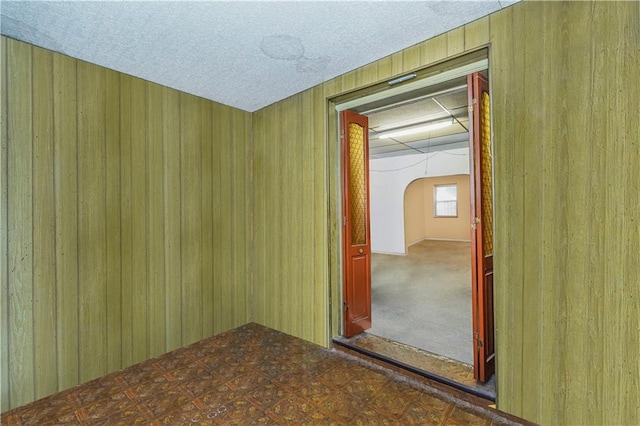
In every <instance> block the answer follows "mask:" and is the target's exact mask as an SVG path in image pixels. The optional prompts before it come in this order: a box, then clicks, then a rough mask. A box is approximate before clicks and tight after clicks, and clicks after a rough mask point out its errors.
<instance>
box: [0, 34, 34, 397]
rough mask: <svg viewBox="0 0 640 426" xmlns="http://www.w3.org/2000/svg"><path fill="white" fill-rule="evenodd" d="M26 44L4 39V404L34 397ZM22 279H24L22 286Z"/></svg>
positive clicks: (29, 99)
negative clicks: (6, 342) (6, 385)
mask: <svg viewBox="0 0 640 426" xmlns="http://www.w3.org/2000/svg"><path fill="white" fill-rule="evenodd" d="M31 74H32V58H31V48H30V47H29V46H27V45H25V44H23V43H18V42H15V41H13V40H8V41H7V92H8V93H6V96H7V98H8V99H9V100H10V101H9V102H8V104H7V123H8V126H7V132H8V135H7V143H8V150H7V161H8V176H7V183H8V194H7V209H8V212H7V218H8V226H7V254H8V256H9V259H8V268H7V271H8V273H9V277H8V280H7V286H8V292H7V294H8V310H7V312H8V315H9V336H8V337H9V347H8V351H9V356H8V361H9V362H10V363H11V362H12V360H19V362H17V363H15V364H10V365H9V389H10V390H9V392H10V394H9V404H10V406H17V405H22V404H24V403H26V402H29V401H32V400H33V399H34V397H35V371H34V369H33V365H34V343H35V339H34V324H33V309H34V303H33V296H34V287H33V285H32V283H33V174H32V171H33V124H32V120H33V107H32V99H33V98H32V94H33V93H32V84H31V82H32V79H31ZM23 283H29V285H27V286H24V285H23Z"/></svg>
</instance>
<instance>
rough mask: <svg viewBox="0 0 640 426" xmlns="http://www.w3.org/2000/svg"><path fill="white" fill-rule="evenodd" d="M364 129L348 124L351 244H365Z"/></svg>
mask: <svg viewBox="0 0 640 426" xmlns="http://www.w3.org/2000/svg"><path fill="white" fill-rule="evenodd" d="M364 151H365V150H364V129H363V128H362V126H360V125H358V124H355V123H350V124H349V190H350V193H351V194H350V195H351V196H350V199H351V205H350V207H351V214H350V216H351V217H350V218H349V219H350V221H351V244H352V245H357V244H366V242H367V241H366V232H365V230H366V226H365V225H366V214H367V210H366V209H367V207H366V206H367V198H366V185H365V183H366V181H365V173H364V168H365V167H364V165H365V157H364Z"/></svg>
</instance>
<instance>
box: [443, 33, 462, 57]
mask: <svg viewBox="0 0 640 426" xmlns="http://www.w3.org/2000/svg"><path fill="white" fill-rule="evenodd" d="M464 29H465V27H464V26H462V27H458V28H456V29H455V30H451V31H449V32H448V33H447V56H455V55H458V54H460V53H462V52H464Z"/></svg>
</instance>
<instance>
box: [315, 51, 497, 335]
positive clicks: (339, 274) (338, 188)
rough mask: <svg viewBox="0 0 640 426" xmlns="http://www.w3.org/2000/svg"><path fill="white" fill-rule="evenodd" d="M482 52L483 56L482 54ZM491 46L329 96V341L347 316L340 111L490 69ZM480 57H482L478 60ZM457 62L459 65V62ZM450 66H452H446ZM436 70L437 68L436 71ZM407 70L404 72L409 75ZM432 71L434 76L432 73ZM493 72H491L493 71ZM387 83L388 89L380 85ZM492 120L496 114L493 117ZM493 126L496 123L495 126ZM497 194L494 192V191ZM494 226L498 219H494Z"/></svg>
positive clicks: (340, 333) (337, 332) (337, 333)
mask: <svg viewBox="0 0 640 426" xmlns="http://www.w3.org/2000/svg"><path fill="white" fill-rule="evenodd" d="M479 53H481V55H479ZM466 56H471V57H473V58H474V59H473V60H472V61H467V62H466V63H464V65H460V62H456V60H458V59H460V58H463V57H466ZM489 57H490V55H489V49H488V46H482V47H481V48H480V49H478V50H475V51H470V52H465V53H464V54H463V55H461V56H459V57H457V58H456V57H452V58H446V59H444V60H443V61H442V62H439V63H436V64H434V65H432V66H427V67H424V68H421V69H420V70H418V71H415V73H421V72H424V75H426V77H424V78H421V79H420V80H419V81H412V80H410V82H409V83H403V84H401V85H399V86H401V87H391V88H388V87H389V86H388V83H387V81H389V80H392V79H393V78H397V77H398V76H394V77H392V78H390V79H389V80H383V81H381V82H379V83H378V84H374V85H372V86H369V87H363V88H361V89H360V90H358V89H356V90H355V91H351V92H348V93H345V94H338V95H336V96H333V97H330V98H327V114H326V116H327V127H328V133H327V139H328V140H327V150H328V152H327V157H328V162H327V167H328V169H327V170H328V174H327V179H328V200H327V201H328V207H329V212H328V216H329V217H328V228H329V229H328V237H329V245H330V246H329V253H328V261H329V271H328V272H329V276H328V279H329V295H328V308H329V330H328V331H329V337H330V340H331V339H333V338H336V337H339V336H341V335H342V333H343V329H344V325H343V324H344V318H343V311H342V306H343V303H344V298H343V270H344V265H343V256H344V255H343V244H344V243H343V235H342V218H341V217H342V199H343V193H342V181H341V176H342V162H343V159H342V154H341V143H340V134H339V130H340V121H339V116H340V112H341V111H343V110H346V109H351V108H356V107H357V106H359V105H364V104H365V103H369V102H372V101H373V100H382V99H385V98H388V97H390V96H392V95H397V94H401V93H407V92H411V91H415V90H417V89H418V88H420V87H427V86H431V85H434V84H437V83H438V82H443V81H447V80H450V79H453V78H456V77H461V76H466V75H469V74H471V73H473V72H474V71H481V70H484V69H490V64H489ZM478 58H481V59H478ZM456 63H457V64H458V65H456ZM447 65H449V66H448V67H447ZM434 70H435V71H434ZM406 74H407V73H404V74H401V75H400V76H402V75H406ZM430 74H431V75H430ZM490 74H491V73H490ZM381 86H386V88H382V89H381V88H380V87H381ZM491 121H493V115H492V116H491ZM492 127H493V126H492ZM494 194H495V192H494ZM494 226H495V220H494Z"/></svg>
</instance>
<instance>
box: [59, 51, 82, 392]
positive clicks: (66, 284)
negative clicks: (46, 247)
mask: <svg viewBox="0 0 640 426" xmlns="http://www.w3.org/2000/svg"><path fill="white" fill-rule="evenodd" d="M53 88H54V90H53V110H54V111H68V112H70V113H68V114H60V113H58V114H55V113H54V116H53V126H54V133H53V137H54V154H53V157H54V161H55V188H54V193H55V214H56V218H55V227H56V228H55V230H56V247H55V262H56V276H55V283H56V334H57V336H56V338H57V361H58V366H57V373H58V387H59V389H67V388H69V387H71V386H73V385H75V384H77V383H79V381H80V378H79V371H80V370H79V362H80V361H79V359H78V334H79V330H78V310H77V309H74V308H73V307H76V306H78V156H77V155H78V154H77V152H78V151H77V144H78V141H77V115H76V110H77V92H76V61H74V60H73V59H71V58H68V57H66V56H62V55H54V56H53Z"/></svg>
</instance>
